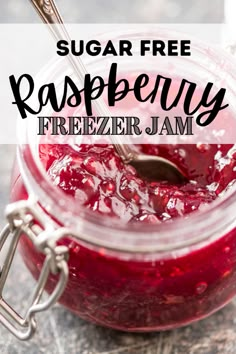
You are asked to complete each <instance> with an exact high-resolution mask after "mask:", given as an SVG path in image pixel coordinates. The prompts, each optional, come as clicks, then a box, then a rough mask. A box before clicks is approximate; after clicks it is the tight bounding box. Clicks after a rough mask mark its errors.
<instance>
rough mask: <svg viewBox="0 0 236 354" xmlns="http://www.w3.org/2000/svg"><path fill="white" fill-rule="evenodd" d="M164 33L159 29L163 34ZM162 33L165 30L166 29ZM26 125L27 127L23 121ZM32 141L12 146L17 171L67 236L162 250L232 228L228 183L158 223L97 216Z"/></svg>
mask: <svg viewBox="0 0 236 354" xmlns="http://www.w3.org/2000/svg"><path fill="white" fill-rule="evenodd" d="M165 33H166V32H165V31H164V36H165ZM167 33H168V35H170V31H167ZM135 35H136V36H137V35H138V36H139V37H140V36H142V35H143V33H138V34H137V33H135ZM146 35H147V33H145V36H146ZM162 36H163V32H162ZM173 36H174V37H178V36H179V34H178V35H177V36H176V33H172V37H173ZM110 37H111V34H110ZM159 38H160V35H159ZM195 42H196V41H195ZM197 45H198V46H199V47H198V48H197V50H199V51H200V52H201V51H202V50H207V52H208V55H209V58H208V62H210V61H212V60H213V59H212V58H213V54H214V57H215V56H216V55H217V58H221V59H223V58H224V59H225V60H226V61H229V62H231V61H232V59H231V58H229V56H228V55H226V54H222V53H221V52H220V50H218V49H216V48H214V49H209V47H208V46H207V47H206V45H205V44H204V43H202V42H200V41H197ZM211 51H212V52H211ZM210 53H212V56H211V55H210ZM232 68H233V61H232ZM51 69H52V64H51V63H49V65H47V67H46V68H44V69H43V70H42V72H41V73H39V74H38V75H40V76H42V73H44V74H45V72H47V71H48V70H51ZM231 74H232V73H231ZM232 75H233V74H232ZM235 77H236V74H235ZM235 82H236V80H235ZM27 128H28V129H29V126H28V127H27ZM20 133H21V134H22V132H20ZM28 133H29V131H27V132H26V131H25V132H23V134H28ZM35 147H36V146H35V145H34V144H32V143H29V144H19V146H18V160H19V165H20V172H21V174H22V177H23V180H24V182H25V184H26V186H27V188H28V191H29V193H30V195H31V194H36V195H37V197H38V201H39V203H40V205H41V206H42V207H43V209H44V210H46V211H47V212H48V213H49V214H52V212H53V216H54V217H55V218H56V219H57V220H60V222H62V223H63V224H64V225H65V226H66V227H68V228H70V230H71V233H70V234H71V235H72V236H73V237H76V238H78V239H80V240H82V241H84V242H86V243H91V244H93V245H94V246H98V247H103V248H108V249H112V250H117V251H122V252H132V253H154V252H155V253H156V252H161V253H163V252H168V251H174V250H180V249H183V248H186V247H190V246H194V245H198V244H201V243H202V242H207V241H208V242H209V240H210V239H212V238H214V239H215V238H218V237H221V236H222V235H225V234H226V232H227V230H230V229H232V227H233V226H234V224H236V220H235V219H236V218H235V217H234V216H233V213H232V212H231V213H230V212H229V211H230V210H232V209H233V208H234V207H236V188H234V187H232V189H231V191H230V192H229V193H228V192H226V194H225V196H224V197H222V198H218V199H217V200H215V201H214V202H212V203H211V204H210V205H208V206H207V207H206V208H205V209H204V210H202V211H196V212H193V213H192V214H191V215H190V216H188V217H187V218H185V217H179V218H176V219H175V220H174V221H172V222H165V223H161V224H158V225H149V224H140V223H138V224H135V223H134V224H123V223H120V220H118V219H113V218H110V217H109V216H102V217H101V216H100V215H97V214H96V213H94V212H92V211H90V210H88V209H86V208H85V207H83V206H82V205H81V206H79V207H78V203H76V201H75V199H74V198H72V197H70V196H67V195H66V194H65V193H64V192H63V191H61V190H60V189H59V188H58V187H56V186H54V185H53V184H52V182H51V181H50V178H49V176H48V175H47V173H46V171H45V170H44V169H43V167H42V165H41V164H40V161H39V159H37V158H36V155H35ZM111 230H112V235H111ZM176 230H178V231H176ZM177 233H178V235H177V236H176V234H177ZM190 235H191V236H190ZM176 239H177V240H176Z"/></svg>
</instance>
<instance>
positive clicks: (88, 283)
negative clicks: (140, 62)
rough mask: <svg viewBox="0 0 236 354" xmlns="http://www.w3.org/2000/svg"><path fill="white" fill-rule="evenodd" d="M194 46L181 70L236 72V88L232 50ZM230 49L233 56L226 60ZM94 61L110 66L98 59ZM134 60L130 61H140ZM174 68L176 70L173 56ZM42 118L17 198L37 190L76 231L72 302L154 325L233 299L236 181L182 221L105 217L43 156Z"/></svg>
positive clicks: (32, 256) (21, 154)
mask: <svg viewBox="0 0 236 354" xmlns="http://www.w3.org/2000/svg"><path fill="white" fill-rule="evenodd" d="M142 36H145V34H144V35H143V34H140V33H139V34H135V35H133V40H134V39H135V38H137V40H140V38H141V37H142ZM162 36H165V35H164V34H162ZM149 37H150V36H149ZM153 37H155V34H153ZM194 51H196V53H197V56H194V58H191V62H189V64H188V65H186V62H185V59H183V58H181V59H179V60H176V67H175V68H173V70H174V71H176V72H177V73H178V72H179V70H180V67H181V68H182V71H181V72H182V75H183V76H184V73H185V72H186V73H189V72H191V73H192V75H193V76H194V79H196V81H199V82H201V80H202V79H203V78H206V77H207V78H208V81H210V79H211V78H213V79H214V81H220V80H221V78H222V77H223V78H224V77H225V73H226V72H230V80H228V86H229V87H228V89H229V91H230V90H231V89H232V87H234V85H235V83H236V81H235V69H234V66H235V65H234V63H233V62H231V59H229V58H227V56H224V55H223V54H222V53H220V52H218V51H217V50H216V49H212V50H211V49H209V48H204V46H203V45H202V44H198V46H197V47H196V48H194ZM206 53H207V55H206ZM223 58H224V59H225V62H224V66H223V68H222V70H221V71H220V70H217V69H218V68H219V66H220V65H221V64H222V60H223ZM186 60H187V59H186ZM188 60H190V59H188ZM194 60H196V61H194ZM87 65H93V66H94V67H95V71H96V70H97V71H99V70H101V67H100V65H99V61H97V60H96V61H93V62H92V63H87ZM127 65H128V66H127V70H137V68H136V67H134V66H130V64H127ZM196 68H197V70H196ZM59 69H60V71H61V70H62V69H61V67H60V68H59ZM164 69H165V68H164ZM164 69H163V70H164ZM166 69H167V70H170V68H169V67H168V66H167V68H166ZM65 70H68V68H65ZM48 76H50V78H51V77H52V76H53V77H54V78H56V77H57V69H56V68H55V67H54V68H49V69H48V71H46V72H45V76H42V81H45V77H48ZM232 97H234V96H232ZM32 122H33V120H30V119H29V124H28V127H27V129H26V130H25V131H22V132H21V134H25V135H27V137H28V144H23V145H19V146H18V154H17V163H16V165H15V166H14V173H13V178H12V189H11V201H12V202H17V201H21V200H27V199H28V197H29V196H33V197H34V199H35V200H36V202H37V204H38V205H40V207H41V213H42V215H44V217H46V218H47V221H48V223H49V224H51V225H52V226H53V229H57V228H58V229H61V228H62V227H64V228H66V229H67V230H69V232H70V234H69V235H68V233H67V234H66V236H65V237H63V238H61V239H60V241H59V244H62V245H65V246H66V247H67V248H68V249H69V260H68V266H69V279H68V283H67V286H66V289H65V290H64V292H63V294H62V296H61V297H60V299H59V302H60V303H61V304H62V305H64V306H65V307H67V308H68V309H70V310H72V311H73V312H75V313H76V314H78V315H79V316H80V317H81V318H83V319H86V320H89V321H92V322H95V323H97V324H100V325H103V326H107V327H112V328H115V329H119V330H125V331H134V332H145V331H153V330H166V329H171V328H175V327H180V326H183V325H186V324H189V323H191V322H193V321H197V320H199V319H201V318H204V317H205V316H208V315H209V314H211V313H213V312H215V311H217V310H218V309H220V308H221V307H223V306H224V305H225V304H227V303H228V302H229V301H230V300H231V299H232V297H233V296H234V295H235V294H236V230H235V225H236V219H235V213H234V210H235V207H236V192H235V190H234V189H233V188H232V191H231V193H230V194H227V193H226V196H225V197H224V198H222V199H220V198H219V199H218V200H216V201H215V202H213V203H212V204H210V206H209V208H207V209H206V210H204V211H202V212H196V213H193V214H191V215H190V216H189V218H187V219H186V218H182V219H181V218H178V219H176V220H175V221H174V222H173V223H163V224H160V225H155V226H154V225H143V224H138V227H137V225H135V224H128V225H123V224H121V223H120V222H119V220H118V221H115V220H114V219H109V217H106V216H104V217H102V218H101V217H99V216H98V215H97V214H95V213H92V212H91V211H89V210H87V209H85V208H83V207H82V206H78V203H76V201H75V200H74V199H72V198H70V197H69V196H67V195H65V194H64V193H63V192H62V191H61V190H60V189H59V188H58V187H56V186H54V185H53V184H52V182H51V180H50V179H49V177H48V175H47V173H46V172H45V170H44V168H43V166H42V163H41V162H40V159H39V154H38V143H39V142H37V143H36V142H35V141H32V137H31V134H30V132H31V129H32V124H34V123H32ZM38 224H41V222H40V221H39V222H38ZM20 249H21V253H22V256H23V259H24V261H25V263H26V265H27V267H28V268H29V270H30V271H31V273H32V274H33V276H34V277H35V278H37V279H38V278H39V276H40V272H41V270H42V267H43V262H44V258H45V256H44V255H43V254H42V253H40V252H39V250H37V249H36V247H35V245H33V243H32V241H31V240H30V238H29V237H26V236H22V237H21V240H20ZM57 280H58V279H57V277H56V276H55V275H51V276H49V280H48V281H47V284H46V289H47V291H48V292H49V293H52V292H53V289H54V288H55V285H56V283H57Z"/></svg>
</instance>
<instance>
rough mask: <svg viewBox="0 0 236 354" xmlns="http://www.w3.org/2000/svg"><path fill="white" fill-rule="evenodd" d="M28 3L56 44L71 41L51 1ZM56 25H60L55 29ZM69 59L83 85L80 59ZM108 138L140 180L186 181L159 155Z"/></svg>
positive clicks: (100, 107)
mask: <svg viewBox="0 0 236 354" xmlns="http://www.w3.org/2000/svg"><path fill="white" fill-rule="evenodd" d="M30 2H31V3H32V4H33V6H34V8H35V10H36V11H37V12H38V14H39V15H40V17H41V19H42V20H43V22H44V23H46V24H48V25H49V28H50V30H51V32H52V34H53V36H54V37H55V39H56V40H57V41H59V40H61V39H66V40H67V41H68V42H70V41H71V40H70V36H69V34H68V32H67V30H66V28H65V26H64V22H63V19H62V17H61V15H60V13H59V11H58V9H57V6H56V4H55V1H54V0H30ZM58 24H59V26H57V25H58ZM68 59H69V61H70V63H71V65H72V67H73V69H74V71H75V73H76V74H77V76H78V78H79V80H80V81H81V82H83V80H84V76H85V75H86V74H87V70H86V68H85V66H84V64H83V62H82V60H81V59H80V58H79V57H78V58H74V57H73V56H72V55H69V56H68ZM94 106H95V110H96V112H97V113H98V114H99V115H100V116H108V117H110V116H111V115H110V112H109V110H108V107H107V105H106V104H105V102H104V101H103V100H102V99H97V100H95V101H94ZM110 139H111V141H112V144H113V146H114V147H115V149H116V151H117V153H118V154H119V156H120V157H121V159H122V160H123V162H124V163H125V164H129V165H132V166H133V167H134V168H135V169H136V170H137V173H138V175H140V177H142V178H144V179H146V180H149V181H168V182H170V183H175V184H179V183H183V182H185V181H186V180H187V179H186V177H185V176H184V174H183V173H182V171H181V170H180V169H179V168H178V167H177V166H176V165H175V164H174V163H172V162H170V161H169V160H167V159H165V158H162V157H158V156H152V155H146V154H142V153H137V152H136V151H135V150H134V148H133V146H132V145H131V146H130V145H128V144H122V143H121V142H120V141H119V140H120V139H119V137H118V136H111V137H110Z"/></svg>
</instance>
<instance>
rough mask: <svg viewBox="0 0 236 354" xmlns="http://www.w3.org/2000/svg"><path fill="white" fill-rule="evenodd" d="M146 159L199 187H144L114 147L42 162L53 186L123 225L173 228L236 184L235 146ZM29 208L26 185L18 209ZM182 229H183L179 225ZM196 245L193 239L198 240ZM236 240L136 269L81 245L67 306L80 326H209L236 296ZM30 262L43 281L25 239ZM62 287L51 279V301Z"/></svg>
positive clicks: (44, 154)
mask: <svg viewBox="0 0 236 354" xmlns="http://www.w3.org/2000/svg"><path fill="white" fill-rule="evenodd" d="M140 148H141V149H142V150H143V151H144V152H148V153H153V154H157V153H158V154H160V155H162V156H165V157H168V158H171V160H172V161H174V162H176V163H178V165H179V166H181V168H182V169H183V170H184V171H185V173H186V174H187V176H188V178H189V180H190V182H189V183H187V184H185V185H181V186H173V185H172V186H170V185H168V184H167V183H148V182H144V181H142V180H141V179H140V178H139V177H138V176H137V174H136V172H135V171H134V170H133V169H131V168H129V167H124V166H123V165H122V163H121V161H120V159H119V158H118V156H117V154H116V153H115V152H114V150H113V148H112V147H111V146H85V145H84V146H81V147H80V148H79V152H74V151H73V150H72V149H71V148H70V147H69V146H63V145H54V146H52V145H41V146H40V156H41V159H42V162H43V164H44V165H45V167H46V169H47V171H48V174H49V175H50V178H51V179H52V181H53V183H54V184H56V185H57V186H58V187H59V188H61V189H62V190H63V191H64V192H65V193H67V194H69V195H71V196H72V197H73V198H75V199H77V200H78V207H79V205H80V204H81V203H82V204H84V205H86V206H87V207H88V208H90V209H91V210H94V211H95V212H97V213H100V214H101V215H104V214H105V215H108V216H111V217H112V218H113V217H119V218H120V219H121V220H122V221H123V222H148V223H159V222H166V220H170V219H171V218H175V217H177V216H183V215H185V217H191V216H188V214H189V213H191V212H193V211H195V210H197V209H201V208H202V207H205V206H206V204H208V203H210V202H212V201H213V200H214V199H215V198H217V197H219V196H220V195H221V193H223V191H224V189H227V188H228V186H229V185H230V183H232V181H233V180H234V179H235V171H234V166H235V162H234V153H233V151H234V150H233V148H232V146H229V145H224V146H215V145H211V146H206V145H205V146H203V145H199V146H194V145H186V146H178V147H176V146H142V147H140ZM25 198H27V192H26V189H25V187H24V184H23V181H22V178H21V177H19V178H17V179H16V180H15V183H14V186H13V190H12V199H13V200H20V199H25ZM173 222H174V220H173ZM190 236H191V235H190ZM235 236H236V232H235V231H231V232H230V233H228V234H226V235H225V236H223V237H222V238H221V239H219V240H218V241H215V242H214V243H211V244H209V245H207V246H204V247H203V248H200V249H198V250H195V251H191V252H188V253H187V254H184V255H182V256H178V257H176V256H175V257H174V256H171V255H168V256H164V258H160V257H158V256H157V257H156V259H155V258H154V259H153V260H152V261H151V260H150V261H146V260H143V261H142V260H135V259H133V258H132V255H130V256H128V257H127V256H126V257H120V256H119V254H117V255H111V254H110V253H109V252H108V251H107V250H106V249H98V250H92V249H90V248H89V247H85V246H84V245H81V244H80V243H79V241H76V240H75V239H74V240H73V241H72V240H71V239H66V240H64V241H63V243H65V244H66V245H68V246H69V249H70V259H69V267H70V278H69V282H68V286H67V288H66V290H65V292H64V294H63V296H62V297H61V299H60V302H61V303H62V304H63V305H65V306H66V307H68V308H69V309H71V310H72V311H74V312H76V313H77V314H78V315H79V316H80V317H82V318H84V319H87V320H90V321H93V322H95V323H97V324H101V325H104V326H109V327H113V328H116V329H121V330H128V331H150V330H161V329H168V328H173V327H178V326H181V325H184V324H187V323H190V322H192V321H194V320H197V319H199V318H202V317H204V316H206V315H208V314H210V313H212V312H214V311H215V310H217V309H218V308H220V307H222V306H223V305H224V304H225V303H227V302H228V301H229V300H230V299H231V298H232V297H233V296H234V295H235V293H236V286H235V284H236V237H235ZM21 251H22V254H23V258H24V261H25V262H26V264H27V266H28V267H29V269H30V270H31V272H32V273H33V275H34V276H35V277H36V278H37V277H38V276H39V273H40V269H41V267H42V262H43V256H42V255H41V254H39V253H37V251H36V250H35V249H34V247H32V244H31V243H30V241H29V240H28V239H26V238H23V239H22V242H21ZM55 282H56V279H55V278H53V277H52V278H51V279H50V282H49V283H48V285H47V290H48V291H51V290H52V289H53V288H54V286H55Z"/></svg>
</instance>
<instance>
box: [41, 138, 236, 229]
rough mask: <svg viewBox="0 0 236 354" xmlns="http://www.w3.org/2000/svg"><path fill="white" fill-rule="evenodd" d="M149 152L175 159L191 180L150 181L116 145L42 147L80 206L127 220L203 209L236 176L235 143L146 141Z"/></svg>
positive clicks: (52, 171) (50, 168)
mask: <svg viewBox="0 0 236 354" xmlns="http://www.w3.org/2000/svg"><path fill="white" fill-rule="evenodd" d="M139 149H140V150H141V151H142V152H143V153H145V154H149V155H159V156H162V157H166V158H168V159H170V160H171V161H172V162H174V163H176V165H177V166H179V167H180V168H181V170H182V171H183V172H184V174H185V176H186V177H187V179H188V180H189V182H188V183H185V184H183V185H170V184H168V183H167V182H147V181H144V180H142V179H141V178H139V176H138V175H137V172H136V171H135V169H134V168H133V167H131V166H125V165H124V164H123V163H122V161H121V159H120V158H119V156H118V155H117V153H116V152H115V151H114V148H113V147H112V146H111V145H81V146H79V147H78V148H77V149H76V151H75V150H73V149H72V148H71V147H70V146H65V145H41V146H40V157H41V161H42V162H43V164H44V166H45V168H46V170H47V172H48V174H49V176H50V178H51V180H52V182H53V184H54V185H56V186H58V187H59V188H60V189H61V190H63V191H64V192H65V193H66V194H68V195H70V196H72V197H73V198H75V199H76V200H78V207H79V205H81V204H82V205H84V206H86V207H87V208H89V209H91V210H93V211H94V212H97V213H99V214H101V215H107V216H109V217H118V218H119V219H121V220H122V221H124V222H148V223H152V224H158V223H160V222H162V221H167V220H170V219H172V218H175V217H177V216H184V215H187V214H189V213H191V212H193V211H195V210H197V209H202V208H204V206H206V205H207V204H208V203H210V202H212V201H213V200H214V199H216V198H217V196H219V194H222V193H223V191H224V190H225V189H227V187H228V186H229V185H231V184H232V183H233V181H234V179H235V178H236V171H234V167H235V166H236V164H235V160H234V158H233V157H236V152H235V156H234V151H236V150H234V147H233V146H232V145H218V146H217V145H206V144H205V145H204V144H199V145H197V146H196V145H178V146H170V145H162V146H160V145H151V146H150V145H142V146H140V147H139Z"/></svg>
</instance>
